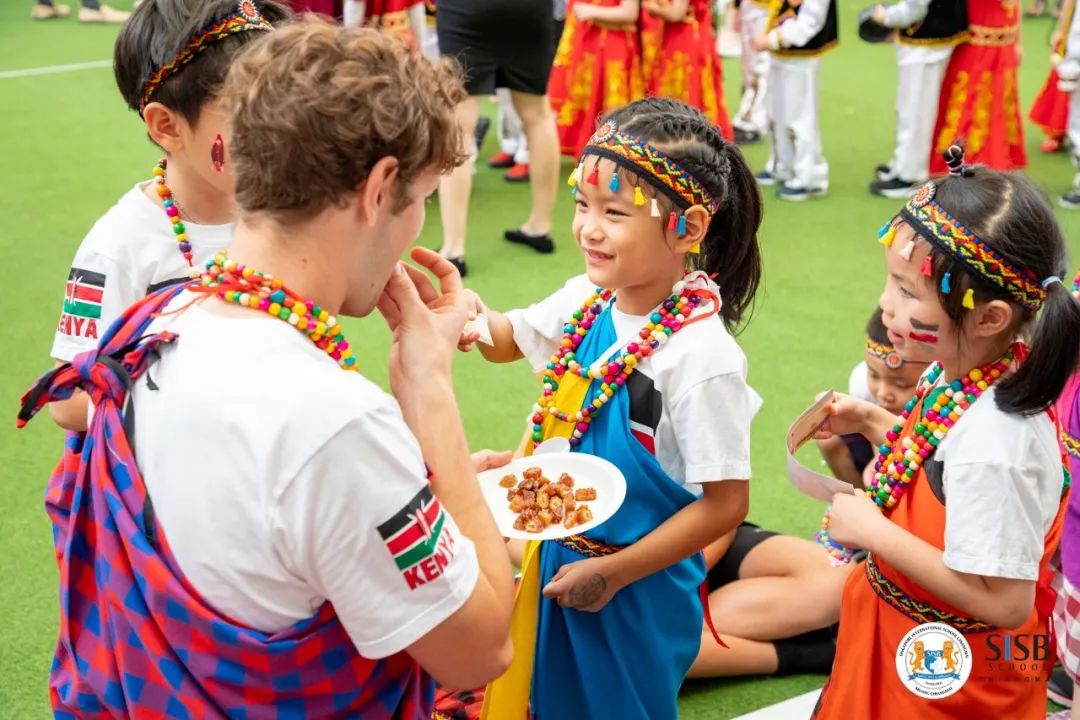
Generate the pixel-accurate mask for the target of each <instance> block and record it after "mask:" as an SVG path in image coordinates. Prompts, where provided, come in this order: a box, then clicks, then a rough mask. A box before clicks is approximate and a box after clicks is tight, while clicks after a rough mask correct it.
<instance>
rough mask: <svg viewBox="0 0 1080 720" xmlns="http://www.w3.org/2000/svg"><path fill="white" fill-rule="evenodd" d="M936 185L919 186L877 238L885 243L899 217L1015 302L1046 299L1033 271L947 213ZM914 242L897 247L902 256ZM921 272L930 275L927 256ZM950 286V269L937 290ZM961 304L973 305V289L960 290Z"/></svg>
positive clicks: (1033, 306) (1035, 304)
mask: <svg viewBox="0 0 1080 720" xmlns="http://www.w3.org/2000/svg"><path fill="white" fill-rule="evenodd" d="M936 193H937V185H935V184H934V183H933V181H930V182H927V183H926V184H925V185H923V186H922V187H920V188H919V189H918V190H917V191H916V192H915V195H914V196H913V197H912V198H911V200H910V201H908V204H907V206H906V207H905V208H904V209H902V210H901V211H900V214H899V215H898V216H897V217H896V218H894V219H893V220H892V221H890V222H889V223H887V224H886V225H885V227H883V228H882V229H881V232H880V233H879V237H880V238H881V242H882V243H883V244H884V245H886V246H889V245H891V244H892V240H893V238H894V237H895V236H896V220H897V219H902V220H903V221H904V222H906V223H907V224H908V225H910V226H911V227H912V229H914V230H915V232H916V233H917V234H918V235H920V236H922V237H923V238H925V239H926V240H927V241H929V242H930V243H931V244H932V245H934V247H936V248H937V249H938V250H940V251H941V252H944V253H945V254H947V255H949V256H950V257H952V258H953V259H955V260H958V261H960V262H962V263H963V264H964V265H965V266H966V267H967V268H968V269H969V270H971V272H973V273H975V274H976V275H978V276H979V277H981V278H983V279H984V280H986V281H988V282H990V283H992V284H994V285H997V286H998V287H1000V288H1002V289H1003V290H1005V291H1006V292H1008V293H1009V294H1010V295H1011V296H1012V297H1013V299H1014V300H1016V302H1018V303H1020V304H1021V305H1023V306H1024V307H1026V308H1028V309H1030V310H1038V309H1039V307H1041V306H1042V303H1043V300H1045V299H1046V289H1045V288H1044V287H1043V286H1042V285H1041V284H1040V282H1039V278H1038V277H1037V276H1036V275H1035V273H1033V272H1031V271H1030V270H1027V269H1017V268H1015V267H1013V266H1012V265H1011V264H1009V262H1008V261H1007V260H1005V258H1003V257H1002V256H1001V255H1000V254H999V253H998V252H996V251H995V250H994V249H993V248H991V247H990V246H989V245H987V244H986V243H985V242H983V240H982V239H980V238H979V236H978V235H976V234H975V233H974V232H973V231H971V230H970V229H968V228H967V227H965V226H964V224H963V223H961V222H960V221H959V220H957V219H956V218H955V217H953V216H952V214H950V213H949V211H948V210H946V209H945V208H944V207H942V205H941V203H939V202H938V201H937V200H935V199H934V196H935V195H936ZM913 246H914V243H909V244H908V245H907V246H906V247H904V248H902V249H901V250H900V253H901V254H902V255H904V259H906V260H910V259H911V251H912V249H913ZM921 271H922V273H923V275H926V276H928V277H929V275H930V271H931V268H930V256H927V258H926V260H925V261H924V262H923V267H922V268H921ZM951 290H952V277H951V273H945V275H944V277H942V278H941V291H942V292H943V293H945V294H948V293H949V292H950V291H951ZM963 304H964V307H965V308H967V309H969V310H970V309H972V308H974V307H975V300H974V291H973V290H972V289H970V288H969V289H968V291H967V292H966V293H965V294H964V301H963Z"/></svg>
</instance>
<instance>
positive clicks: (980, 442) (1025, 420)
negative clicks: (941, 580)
mask: <svg viewBox="0 0 1080 720" xmlns="http://www.w3.org/2000/svg"><path fill="white" fill-rule="evenodd" d="M995 391H996V388H993V387H991V388H990V389H989V390H987V391H986V392H985V393H983V394H982V396H981V397H980V398H979V400H978V401H977V402H976V403H975V404H974V405H972V406H971V408H970V409H969V410H968V411H967V412H965V413H964V416H963V417H962V418H961V419H960V421H959V422H958V423H956V425H954V426H953V429H952V430H950V431H949V434H948V435H946V436H945V439H944V440H943V441H942V442H941V445H940V446H939V448H938V451H937V452H936V453H935V454H934V455H933V457H932V458H931V461H939V462H941V463H943V466H944V467H943V473H942V479H943V481H942V488H943V490H944V494H945V557H944V561H945V565H947V566H948V567H950V568H952V569H953V570H956V571H958V572H965V573H970V574H973V575H985V576H987V577H1002V578H1013V579H1017V580H1037V579H1038V577H1039V560H1040V559H1041V558H1042V554H1043V542H1044V538H1045V535H1046V533H1047V531H1048V530H1049V529H1050V525H1051V524H1052V523H1053V520H1054V516H1055V515H1056V514H1057V510H1058V503H1059V502H1060V501H1061V489H1062V482H1063V475H1062V467H1061V454H1060V452H1059V450H1058V441H1057V433H1056V431H1055V429H1054V425H1053V423H1051V422H1050V419H1049V418H1048V417H1047V416H1046V414H1045V413H1039V414H1038V415H1035V416H1033V417H1021V416H1019V415H1010V414H1007V413H1003V412H1002V411H1001V410H999V409H998V407H997V405H996V404H995V402H994V396H995Z"/></svg>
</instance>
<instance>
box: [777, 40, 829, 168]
mask: <svg viewBox="0 0 1080 720" xmlns="http://www.w3.org/2000/svg"><path fill="white" fill-rule="evenodd" d="M820 77H821V58H816V57H815V58H783V57H778V56H774V57H773V58H772V59H771V64H770V66H769V98H768V105H769V131H770V134H771V135H772V156H771V157H770V158H769V168H768V169H769V172H771V173H772V174H773V176H774V177H775V178H776V179H777V180H780V181H782V182H783V183H784V184H785V185H787V186H789V187H796V188H805V189H807V190H828V189H829V163H827V162H826V161H825V157H824V156H823V155H822V154H821V132H820V129H819V128H818V84H819V80H820Z"/></svg>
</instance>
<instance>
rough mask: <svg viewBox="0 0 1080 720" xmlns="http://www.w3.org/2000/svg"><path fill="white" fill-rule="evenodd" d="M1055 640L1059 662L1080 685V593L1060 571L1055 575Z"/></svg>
mask: <svg viewBox="0 0 1080 720" xmlns="http://www.w3.org/2000/svg"><path fill="white" fill-rule="evenodd" d="M1053 588H1054V589H1055V590H1057V603H1056V604H1055V605H1054V615H1053V618H1054V640H1055V641H1056V643H1057V656H1058V662H1060V663H1061V666H1062V667H1063V668H1065V672H1066V673H1068V675H1069V677H1070V678H1071V679H1072V681H1073V682H1074V683H1080V591H1078V590H1077V588H1075V587H1073V585H1072V584H1071V583H1069V581H1068V580H1067V579H1066V578H1065V575H1064V574H1062V573H1061V572H1060V571H1057V572H1055V573H1054V579H1053Z"/></svg>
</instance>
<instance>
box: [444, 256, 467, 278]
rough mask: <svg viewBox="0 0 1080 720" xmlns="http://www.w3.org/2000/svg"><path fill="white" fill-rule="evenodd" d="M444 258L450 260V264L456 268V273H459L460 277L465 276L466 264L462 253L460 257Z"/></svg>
mask: <svg viewBox="0 0 1080 720" xmlns="http://www.w3.org/2000/svg"><path fill="white" fill-rule="evenodd" d="M446 259H447V260H449V261H450V264H451V265H453V266H454V267H456V268H457V271H458V275H460V276H461V277H465V275H467V274H468V273H467V271H468V266H467V265H466V264H465V256H464V255H462V256H461V257H448V258H446Z"/></svg>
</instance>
